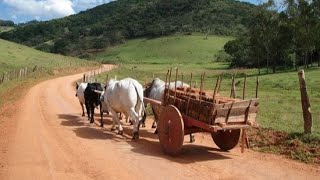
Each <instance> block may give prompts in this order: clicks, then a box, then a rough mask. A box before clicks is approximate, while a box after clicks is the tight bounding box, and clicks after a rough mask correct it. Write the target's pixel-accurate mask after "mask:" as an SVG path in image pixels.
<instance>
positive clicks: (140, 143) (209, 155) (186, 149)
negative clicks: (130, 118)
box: [58, 114, 230, 164]
mask: <svg viewBox="0 0 320 180" xmlns="http://www.w3.org/2000/svg"><path fill="white" fill-rule="evenodd" d="M58 117H59V119H62V120H63V121H62V122H61V125H63V126H74V127H75V129H73V131H74V132H75V134H76V135H77V136H78V137H81V138H85V139H100V140H112V141H115V142H126V143H128V144H129V145H130V146H131V147H132V149H131V151H132V152H134V153H138V154H141V155H144V156H153V157H157V158H164V159H168V160H170V161H173V162H177V163H181V164H190V163H195V162H201V161H211V160H223V159H230V157H228V156H227V155H226V153H228V152H225V151H222V150H220V149H217V148H213V147H210V146H212V145H213V144H210V145H208V146H203V145H198V144H189V143H185V144H184V145H183V147H182V150H181V153H180V154H179V155H178V156H176V157H171V156H169V155H165V154H164V153H163V151H162V149H161V146H160V143H159V140H158V135H156V134H153V130H152V131H150V130H148V128H140V139H139V140H137V141H132V140H131V137H132V126H130V125H128V124H127V123H123V132H124V134H123V135H122V136H120V135H118V134H117V131H111V130H110V129H107V128H106V127H105V128H100V127H98V126H99V125H100V122H97V121H100V118H99V116H97V118H96V121H95V123H94V125H90V124H89V122H86V121H87V118H84V117H81V116H79V115H68V114H59V115H58ZM104 122H105V125H106V126H108V125H111V124H112V120H111V117H110V116H107V117H104ZM186 138H187V136H186Z"/></svg>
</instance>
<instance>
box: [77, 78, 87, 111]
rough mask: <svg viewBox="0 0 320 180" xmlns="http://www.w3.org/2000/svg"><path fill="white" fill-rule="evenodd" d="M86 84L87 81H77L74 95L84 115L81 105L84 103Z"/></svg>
mask: <svg viewBox="0 0 320 180" xmlns="http://www.w3.org/2000/svg"><path fill="white" fill-rule="evenodd" d="M87 86H88V83H80V84H78V83H77V86H76V90H77V92H76V97H78V99H79V102H80V105H81V108H82V116H85V115H84V107H83V105H84V104H85V99H84V91H85V90H86V88H87Z"/></svg>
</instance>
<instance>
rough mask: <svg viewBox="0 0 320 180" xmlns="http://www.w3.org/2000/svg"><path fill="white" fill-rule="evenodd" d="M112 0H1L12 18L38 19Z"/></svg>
mask: <svg viewBox="0 0 320 180" xmlns="http://www.w3.org/2000/svg"><path fill="white" fill-rule="evenodd" d="M110 1H112V0H3V3H4V4H6V5H7V6H9V7H10V8H11V14H13V15H14V17H16V18H14V17H12V18H13V19H19V18H23V17H26V16H27V17H32V18H35V19H39V20H48V19H53V18H60V17H64V16H68V15H71V14H75V13H76V12H79V11H83V10H86V9H89V8H93V7H95V6H98V5H101V4H104V3H108V2H110Z"/></svg>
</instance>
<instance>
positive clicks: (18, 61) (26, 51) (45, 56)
mask: <svg viewBox="0 0 320 180" xmlns="http://www.w3.org/2000/svg"><path fill="white" fill-rule="evenodd" d="M35 65H37V70H36V71H35V72H33V73H31V74H29V75H28V76H27V77H26V78H20V79H14V80H12V81H9V82H4V83H2V84H0V106H1V105H2V104H3V103H7V102H10V101H13V100H15V99H17V98H16V97H17V94H13V95H12V96H8V93H10V90H12V89H14V88H16V87H19V86H21V85H22V86H23V87H24V88H26V87H30V86H31V85H32V84H35V83H36V82H39V81H41V80H44V79H48V78H50V77H57V76H61V75H65V74H70V73H75V72H77V71H79V70H82V71H83V70H85V69H87V68H89V69H90V68H94V67H97V66H99V63H97V62H92V61H85V60H81V59H77V58H72V57H66V56H61V55H55V54H50V53H44V52H41V51H37V50H35V49H32V48H29V47H26V46H23V45H19V44H15V43H12V42H8V41H5V40H2V39H0V77H2V74H3V73H5V72H10V71H12V70H15V69H18V68H22V67H28V68H29V69H31V68H34V67H35ZM19 92H20V91H19ZM19 97H20V96H19Z"/></svg>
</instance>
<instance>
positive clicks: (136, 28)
mask: <svg viewBox="0 0 320 180" xmlns="http://www.w3.org/2000/svg"><path fill="white" fill-rule="evenodd" d="M255 10H256V6H254V5H252V4H249V3H245V2H239V1H234V0H197V1H194V0H170V1H168V0H117V1H112V2H110V3H108V4H104V5H101V6H97V7H95V8H93V9H90V10H87V11H84V12H80V13H79V14H76V15H72V16H69V17H65V18H61V19H56V20H51V21H47V22H35V23H32V24H28V25H24V26H18V27H17V28H16V29H15V30H13V31H10V32H6V33H1V35H0V38H3V39H7V40H10V41H14V42H17V43H21V44H25V45H28V46H32V47H36V48H37V49H39V50H43V51H46V52H53V53H60V54H68V55H72V56H85V55H86V54H87V53H88V52H89V53H90V52H92V51H94V50H96V49H104V48H108V47H111V46H113V45H116V44H121V43H123V42H125V40H127V39H134V38H141V37H159V36H166V35H171V34H174V33H177V32H179V33H190V32H202V33H209V34H216V35H236V34H239V33H241V32H243V31H244V25H245V24H246V23H248V22H249V19H250V18H251V17H252V14H253V11H255ZM47 42H53V43H47Z"/></svg>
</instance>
